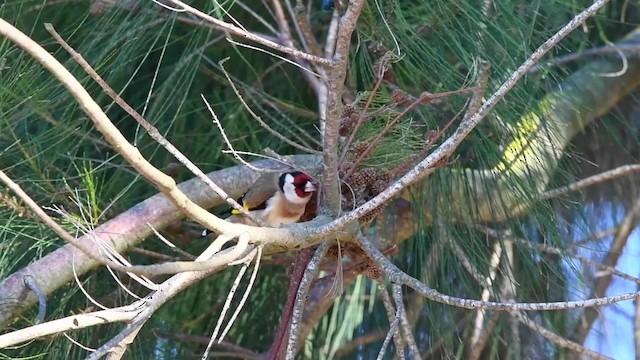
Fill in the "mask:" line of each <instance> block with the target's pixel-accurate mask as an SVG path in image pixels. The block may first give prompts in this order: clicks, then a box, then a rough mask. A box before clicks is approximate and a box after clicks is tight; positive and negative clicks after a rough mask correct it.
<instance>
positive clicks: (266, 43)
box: [168, 0, 333, 66]
mask: <svg viewBox="0 0 640 360" xmlns="http://www.w3.org/2000/svg"><path fill="white" fill-rule="evenodd" d="M168 1H169V2H170V3H172V4H174V5H176V6H179V7H181V8H182V9H184V11H186V12H188V13H190V14H193V15H195V16H197V17H199V18H201V19H204V20H206V21H208V22H210V23H212V24H214V25H216V26H218V27H220V28H222V29H224V30H225V31H227V32H229V33H230V34H233V35H237V36H240V37H243V38H245V39H247V40H251V41H254V42H257V43H258V44H261V45H264V46H267V47H269V48H272V49H274V50H278V51H281V52H283V53H286V54H289V55H291V56H293V57H294V58H299V59H304V60H307V61H311V62H314V63H318V64H322V65H327V66H332V65H333V61H332V60H329V59H325V58H321V57H318V56H314V55H310V54H307V53H305V52H302V51H300V50H296V49H292V48H289V47H286V46H282V45H280V44H278V43H275V42H273V41H271V40H267V39H265V38H263V37H260V36H257V35H254V34H252V33H250V32H248V31H246V30H243V29H241V28H239V27H237V26H234V25H231V24H229V23H226V22H224V21H220V20H218V19H216V18H214V17H212V16H210V15H207V14H205V13H203V12H202V11H200V10H198V9H195V8H193V7H191V6H189V5H187V4H185V3H183V2H182V1H179V0H168Z"/></svg>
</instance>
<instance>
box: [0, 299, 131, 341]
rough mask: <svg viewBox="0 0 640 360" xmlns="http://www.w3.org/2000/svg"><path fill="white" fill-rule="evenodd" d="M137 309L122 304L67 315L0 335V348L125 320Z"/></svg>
mask: <svg viewBox="0 0 640 360" xmlns="http://www.w3.org/2000/svg"><path fill="white" fill-rule="evenodd" d="M139 311H140V310H139V309H136V308H135V307H134V306H123V307H119V308H115V309H111V310H101V311H96V312H93V313H88V314H78V315H72V316H67V317H65V318H62V319H58V320H52V321H48V322H46V323H42V324H39V325H34V326H30V327H27V328H24V329H20V330H15V331H12V332H10V333H7V334H2V335H0V349H4V348H6V347H9V346H13V345H16V344H20V343H23V342H26V341H29V340H32V339H37V338H40V337H43V336H47V335H53V334H57V333H60V332H63V331H71V330H78V329H84V328H87V327H90V326H95V325H102V324H109V323H115V322H127V321H130V320H131V319H132V318H133V317H134V316H135V315H136V314H137V313H139Z"/></svg>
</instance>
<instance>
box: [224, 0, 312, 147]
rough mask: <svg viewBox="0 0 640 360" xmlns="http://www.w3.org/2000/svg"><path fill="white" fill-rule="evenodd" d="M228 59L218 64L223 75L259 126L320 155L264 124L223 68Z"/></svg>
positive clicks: (290, 142) (292, 144) (283, 139)
mask: <svg viewBox="0 0 640 360" xmlns="http://www.w3.org/2000/svg"><path fill="white" fill-rule="evenodd" d="M276 1H277V0H276ZM227 59H228V58H226V59H222V60H221V61H220V62H218V64H219V65H220V69H221V70H222V73H223V74H224V76H226V77H227V80H228V81H229V85H230V86H231V89H232V90H233V92H234V94H236V97H237V98H238V100H240V102H241V103H242V105H243V106H244V108H245V109H247V111H248V112H249V114H251V116H252V117H253V118H254V119H255V120H256V121H257V122H258V124H260V126H262V127H263V128H264V129H265V130H267V131H268V132H269V133H270V134H271V135H273V136H275V137H277V138H278V139H280V140H282V141H283V142H284V143H286V144H289V145H291V146H293V147H294V148H296V149H299V150H302V151H304V152H307V153H310V154H320V151H318V150H314V149H311V148H308V147H306V146H304V145H301V144H298V143H297V142H295V141H293V140H291V139H289V138H288V137H286V136H284V135H282V134H281V133H279V132H278V131H276V130H275V129H273V128H272V127H271V126H269V125H268V124H267V123H266V122H264V120H262V118H261V117H260V116H258V114H256V113H255V112H254V111H253V110H252V109H251V108H250V107H249V104H247V103H246V101H244V98H243V97H242V95H241V94H240V91H238V89H237V88H236V85H235V84H234V82H233V81H232V80H231V76H229V73H228V72H227V70H226V69H225V68H224V66H223V64H224V62H225V61H226V60H227Z"/></svg>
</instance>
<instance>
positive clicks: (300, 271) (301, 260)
mask: <svg viewBox="0 0 640 360" xmlns="http://www.w3.org/2000/svg"><path fill="white" fill-rule="evenodd" d="M312 256H313V249H312V248H306V249H303V250H301V251H300V252H299V253H298V256H297V258H296V262H295V265H294V266H293V273H292V274H291V281H290V282H289V291H288V293H287V302H286V303H285V304H284V309H282V315H281V316H280V323H279V324H278V329H277V330H276V336H275V337H274V339H273V343H272V344H271V349H269V353H268V356H267V359H269V360H277V359H283V358H284V354H285V350H286V348H287V340H288V339H289V336H288V333H289V332H288V330H289V323H290V322H291V313H292V312H293V304H294V302H295V300H296V294H297V293H298V288H299V287H300V281H302V276H303V275H304V271H305V270H306V269H307V265H308V264H309V261H310V260H311V257H312Z"/></svg>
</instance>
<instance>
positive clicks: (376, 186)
mask: <svg viewBox="0 0 640 360" xmlns="http://www.w3.org/2000/svg"><path fill="white" fill-rule="evenodd" d="M388 187H389V183H388V182H387V181H384V180H376V181H374V182H373V184H371V192H372V193H373V195H374V196H375V195H378V194H380V193H381V192H383V191H385V190H386V189H387V188H388Z"/></svg>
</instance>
